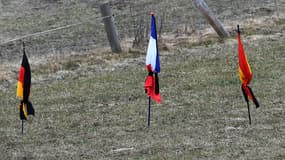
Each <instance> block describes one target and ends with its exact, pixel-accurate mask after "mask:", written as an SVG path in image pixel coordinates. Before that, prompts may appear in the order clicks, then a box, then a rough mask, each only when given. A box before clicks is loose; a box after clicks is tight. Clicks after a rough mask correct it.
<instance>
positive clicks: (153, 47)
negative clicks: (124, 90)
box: [144, 13, 161, 103]
mask: <svg viewBox="0 0 285 160" xmlns="http://www.w3.org/2000/svg"><path fill="white" fill-rule="evenodd" d="M146 69H147V71H148V76H147V77H146V81H145V85H144V88H145V91H146V94H147V95H148V96H149V97H151V98H152V99H153V100H155V101H156V102H158V103H161V96H160V92H159V79H158V73H160V61H159V54H158V47H157V34H156V24H155V16H154V14H153V13H151V31H150V39H149V44H148V49H147V55H146Z"/></svg>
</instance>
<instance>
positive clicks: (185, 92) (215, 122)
mask: <svg viewBox="0 0 285 160" xmlns="http://www.w3.org/2000/svg"><path fill="white" fill-rule="evenodd" d="M86 1H87V0H86ZM12 2H14V1H11V3H12ZM64 2H67V1H64ZM82 2H83V1H82ZM210 2H211V1H210ZM6 3H8V1H7V2H6ZM181 3H182V2H181ZM282 4H283V2H282ZM10 5H12V4H10ZM71 10H73V9H71ZM86 12H88V10H86ZM7 13H10V12H7ZM72 13H73V12H72ZM74 13H75V12H74ZM35 14H36V12H35ZM251 20H252V19H251ZM266 22H267V21H266ZM270 22H272V23H266V24H265V25H263V27H262V29H260V28H258V27H256V26H259V25H256V26H247V27H248V28H244V27H242V33H244V34H243V35H242V39H243V42H244V48H245V51H246V53H247V56H248V60H249V63H250V65H251V68H252V72H253V80H252V82H251V84H250V86H251V87H252V89H253V91H254V93H255V95H256V97H257V98H258V100H259V102H260V105H261V107H260V108H259V109H255V108H254V105H253V104H252V103H251V113H252V120H253V124H252V125H251V126H250V125H249V124H248V117H247V108H246V103H245V102H244V100H243V97H242V93H241V89H240V82H239V79H238V72H237V68H238V66H237V61H238V60H237V40H236V36H233V37H231V38H228V39H226V40H218V38H217V37H215V36H214V37H213V36H212V37H209V36H205V37H200V38H199V39H198V41H195V42H193V41H191V37H189V39H187V38H185V39H184V40H182V41H180V40H179V39H178V38H179V37H178V38H177V39H171V36H170V37H163V38H162V39H161V41H160V42H161V43H164V44H166V46H167V48H164V49H163V48H161V50H160V56H161V68H162V70H161V73H160V86H161V94H162V101H163V103H162V104H155V103H153V104H152V115H151V116H152V117H151V127H150V128H147V104H148V101H147V100H148V99H147V97H146V95H145V93H144V88H143V85H144V80H145V77H146V75H147V71H146V69H145V50H139V49H133V48H130V49H128V50H126V51H124V53H122V54H113V53H110V52H108V50H106V49H101V50H100V51H98V50H97V49H94V50H90V51H88V52H85V53H84V54H76V53H75V52H74V51H73V52H71V53H69V54H63V53H61V52H60V51H56V52H55V55H53V56H52V57H48V56H46V57H44V58H42V57H41V58H39V57H37V55H34V54H32V53H29V52H27V53H28V55H29V56H30V60H31V69H32V91H31V101H32V103H33V105H34V107H35V110H36V115H35V116H34V117H32V116H30V117H29V121H27V122H26V123H25V133H24V134H23V135H22V134H21V122H20V120H19V115H18V113H19V111H18V108H17V105H18V104H19V100H18V99H17V98H16V93H15V92H16V82H17V81H16V80H17V74H18V68H19V64H20V59H19V63H15V61H18V59H16V60H15V59H14V60H11V61H8V59H10V58H7V59H6V60H1V61H0V62H1V64H0V104H1V108H0V110H1V111H0V141H1V143H0V153H1V158H0V159H11V160H59V159H76V160H77V159H137V160H142V159H153V160H154V159H159V160H160V159H161V160H162V159H193V160H196V159H256V160H259V159H270V160H271V159H280V160H281V159H285V123H284V122H283V121H284V120H285V113H284V111H285V110H284V109H283V107H284V105H285V85H284V84H285V63H284V62H285V55H284V50H285V46H284V42H285V30H284V28H285V21H284V19H280V20H279V21H270ZM241 23H242V24H246V23H248V19H245V20H244V21H241ZM1 25H4V24H3V23H1ZM242 26H243V25H242ZM7 29H10V28H9V27H7ZM6 31H7V30H6ZM87 32H88V31H86V33H87ZM5 33H7V34H8V31H7V32H5ZM233 35H235V34H234V33H233ZM1 36H2V35H1ZM210 36H211V35H210ZM173 41H174V43H173ZM79 42H81V41H80V40H79ZM46 45H47V46H50V45H51V44H46ZM40 46H41V45H39V46H38V47H39V48H40ZM10 47H11V46H10ZM4 48H6V49H7V46H5V47H4ZM8 49H9V46H8ZM16 50H17V49H16ZM18 50H19V49H18ZM71 50H72V49H71ZM4 58H5V57H4Z"/></svg>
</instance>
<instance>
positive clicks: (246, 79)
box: [238, 28, 259, 108]
mask: <svg viewBox="0 0 285 160" xmlns="http://www.w3.org/2000/svg"><path fill="white" fill-rule="evenodd" d="M238 61H239V68H238V72H239V79H240V81H241V83H242V87H241V88H242V91H243V94H244V97H245V100H246V101H248V99H250V100H252V101H253V102H254V104H255V105H256V108H258V107H259V103H258V101H257V99H256V98H255V96H254V94H253V92H252V90H251V88H250V87H249V86H248V84H249V83H250V81H251V79H252V72H251V69H250V66H249V63H248V60H247V57H246V55H245V52H244V49H243V45H242V41H241V37H240V31H239V28H238Z"/></svg>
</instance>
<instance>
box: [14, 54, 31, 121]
mask: <svg viewBox="0 0 285 160" xmlns="http://www.w3.org/2000/svg"><path fill="white" fill-rule="evenodd" d="M30 87H31V70H30V64H29V61H28V58H27V56H26V54H25V51H24V54H23V59H22V64H21V67H20V73H19V78H18V84H17V96H18V97H19V98H20V99H21V103H20V105H19V110H20V118H21V120H27V117H28V115H34V114H35V110H34V108H33V105H32V103H31V102H30V101H29V96H30Z"/></svg>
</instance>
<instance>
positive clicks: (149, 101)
mask: <svg viewBox="0 0 285 160" xmlns="http://www.w3.org/2000/svg"><path fill="white" fill-rule="evenodd" d="M150 104H151V99H150V97H148V116H147V127H148V128H149V127H150Z"/></svg>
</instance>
